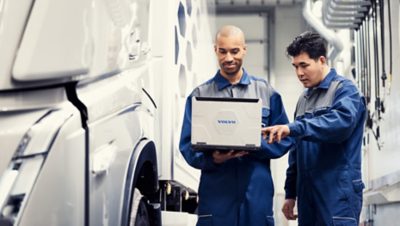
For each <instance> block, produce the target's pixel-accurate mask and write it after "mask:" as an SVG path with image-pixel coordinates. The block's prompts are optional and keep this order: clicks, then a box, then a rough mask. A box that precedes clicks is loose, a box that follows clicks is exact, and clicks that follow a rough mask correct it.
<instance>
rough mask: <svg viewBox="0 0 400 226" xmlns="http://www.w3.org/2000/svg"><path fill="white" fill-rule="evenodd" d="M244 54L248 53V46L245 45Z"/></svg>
mask: <svg viewBox="0 0 400 226" xmlns="http://www.w3.org/2000/svg"><path fill="white" fill-rule="evenodd" d="M243 52H244V54H246V52H247V45H244V46H243Z"/></svg>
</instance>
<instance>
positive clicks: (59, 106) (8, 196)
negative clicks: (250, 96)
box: [0, 0, 216, 226]
mask: <svg viewBox="0 0 400 226" xmlns="http://www.w3.org/2000/svg"><path fill="white" fill-rule="evenodd" d="M207 6H208V3H207V1H206V0H204V1H192V0H185V1H179V0H174V1H165V0H151V1H148V0H101V1H99V0H35V1H34V0H22V1H14V0H0V62H1V64H0V144H1V146H0V156H1V157H0V225H1V226H3V225H7V226H8V225H21V226H25V225H29V226H32V225H66V226H69V225H77V226H78V225H85V226H88V225H96V226H97V225H161V212H160V211H161V210H166V211H177V212H179V211H180V212H186V214H187V213H189V212H191V213H193V211H194V208H195V205H196V191H197V183H198V175H199V172H198V171H196V170H194V169H193V168H191V167H190V166H188V165H187V164H186V162H185V161H184V159H183V157H182V156H181V155H180V152H179V149H178V140H179V136H180V127H181V121H182V117H183V110H184V103H185V99H186V96H187V95H188V94H189V93H190V92H191V90H192V88H193V87H194V86H196V85H198V84H199V83H200V82H203V81H204V80H205V79H206V78H208V77H210V76H211V75H213V73H215V69H216V64H215V60H214V58H213V57H212V56H214V55H213V52H212V50H213V48H212V36H211V32H210V30H211V29H212V25H211V26H210V21H209V18H210V17H209V14H208V9H207V8H208V7H207ZM160 185H161V186H160ZM185 203H188V204H185Z"/></svg>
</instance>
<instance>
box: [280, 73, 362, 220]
mask: <svg viewBox="0 0 400 226" xmlns="http://www.w3.org/2000/svg"><path fill="white" fill-rule="evenodd" d="M365 118H366V106H365V101H364V98H363V96H362V95H361V94H360V92H359V91H358V89H357V87H356V86H355V85H354V84H353V82H352V81H350V80H348V79H346V78H344V77H342V76H339V75H337V73H336V71H335V70H334V69H331V70H330V72H329V73H328V75H327V76H326V77H325V78H324V80H323V81H322V82H321V83H320V84H319V85H318V86H317V87H313V88H309V89H306V90H305V91H304V93H303V94H302V95H301V96H300V98H299V101H298V103H297V108H296V112H295V121H294V122H293V123H290V124H289V129H290V136H292V137H295V138H296V139H295V141H296V148H295V149H293V150H291V151H290V154H289V168H288V170H287V178H286V183H285V191H286V198H290V199H296V197H297V200H298V201H297V205H298V215H299V225H300V226H330V225H335V226H337V225H341V226H343V225H345V226H350V225H351V226H357V225H358V221H359V215H360V211H361V207H362V190H363V188H364V184H363V182H362V180H361V145H362V138H363V130H364V123H365Z"/></svg>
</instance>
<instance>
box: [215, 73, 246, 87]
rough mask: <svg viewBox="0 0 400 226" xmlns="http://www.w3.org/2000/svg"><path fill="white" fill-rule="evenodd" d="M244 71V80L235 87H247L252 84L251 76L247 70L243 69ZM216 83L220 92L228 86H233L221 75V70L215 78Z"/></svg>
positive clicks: (241, 79)
mask: <svg viewBox="0 0 400 226" xmlns="http://www.w3.org/2000/svg"><path fill="white" fill-rule="evenodd" d="M242 70H243V75H242V78H240V81H239V82H238V83H237V84H235V85H243V86H246V85H249V84H250V78H249V75H248V74H247V72H246V70H244V69H242ZM214 81H215V83H216V84H217V87H218V90H221V89H224V88H226V87H228V86H231V83H230V82H229V81H228V80H227V79H226V78H224V77H223V76H222V75H221V73H220V71H219V70H218V72H217V74H216V75H215V76H214Z"/></svg>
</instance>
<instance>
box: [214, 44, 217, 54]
mask: <svg viewBox="0 0 400 226" xmlns="http://www.w3.org/2000/svg"><path fill="white" fill-rule="evenodd" d="M214 52H215V53H217V45H214Z"/></svg>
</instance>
